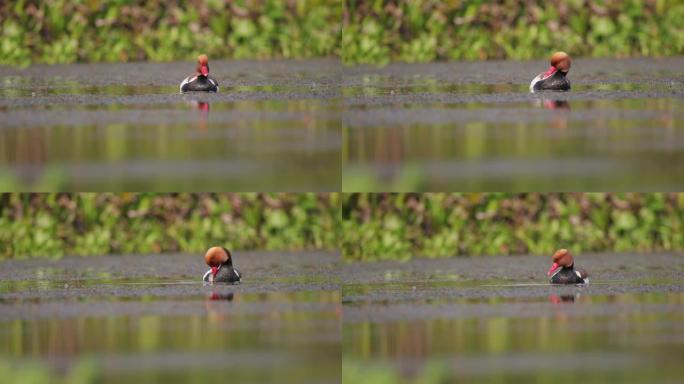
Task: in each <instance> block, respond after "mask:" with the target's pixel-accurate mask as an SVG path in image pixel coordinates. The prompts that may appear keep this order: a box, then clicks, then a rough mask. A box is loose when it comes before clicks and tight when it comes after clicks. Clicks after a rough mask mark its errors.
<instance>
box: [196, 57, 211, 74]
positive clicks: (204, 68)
mask: <svg viewBox="0 0 684 384" xmlns="http://www.w3.org/2000/svg"><path fill="white" fill-rule="evenodd" d="M197 73H199V74H201V75H202V76H208V75H209V58H208V57H207V55H199V56H198V57H197Z"/></svg>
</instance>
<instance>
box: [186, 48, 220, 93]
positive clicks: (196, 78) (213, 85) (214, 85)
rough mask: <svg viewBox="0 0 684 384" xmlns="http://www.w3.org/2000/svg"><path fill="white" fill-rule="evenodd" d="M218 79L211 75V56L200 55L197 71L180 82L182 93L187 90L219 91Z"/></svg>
mask: <svg viewBox="0 0 684 384" xmlns="http://www.w3.org/2000/svg"><path fill="white" fill-rule="evenodd" d="M218 90H219V87H218V81H216V80H215V79H213V78H211V77H209V58H207V55H199V57H198V58H197V68H196V70H195V73H193V74H192V75H190V76H188V77H186V78H185V79H183V81H182V82H181V84H180V91H181V93H185V92H218Z"/></svg>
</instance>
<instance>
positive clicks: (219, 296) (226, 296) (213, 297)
mask: <svg viewBox="0 0 684 384" xmlns="http://www.w3.org/2000/svg"><path fill="white" fill-rule="evenodd" d="M234 297H235V294H234V293H233V292H217V291H216V290H212V291H211V293H210V294H209V295H208V296H207V300H210V301H233V298H234Z"/></svg>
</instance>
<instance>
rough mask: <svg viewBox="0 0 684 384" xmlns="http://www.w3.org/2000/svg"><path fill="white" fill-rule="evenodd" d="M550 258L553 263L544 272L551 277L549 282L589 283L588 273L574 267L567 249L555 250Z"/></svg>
mask: <svg viewBox="0 0 684 384" xmlns="http://www.w3.org/2000/svg"><path fill="white" fill-rule="evenodd" d="M552 259H553V265H551V268H550V269H549V271H548V272H547V273H546V275H547V276H550V277H551V284H587V283H589V274H588V273H587V271H585V270H584V269H582V268H578V269H575V260H574V259H573V257H572V255H571V254H570V252H569V251H568V250H567V249H559V250H557V251H556V252H555V253H554V254H553V256H552Z"/></svg>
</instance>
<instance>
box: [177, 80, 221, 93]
mask: <svg viewBox="0 0 684 384" xmlns="http://www.w3.org/2000/svg"><path fill="white" fill-rule="evenodd" d="M211 80H213V82H212V81H210V80H209V77H206V76H197V78H196V79H195V80H194V81H191V82H189V83H185V84H183V88H182V89H181V92H216V91H217V90H218V87H217V84H218V83H217V82H216V80H214V79H211Z"/></svg>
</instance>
